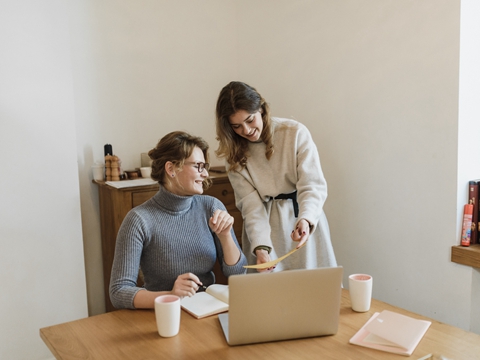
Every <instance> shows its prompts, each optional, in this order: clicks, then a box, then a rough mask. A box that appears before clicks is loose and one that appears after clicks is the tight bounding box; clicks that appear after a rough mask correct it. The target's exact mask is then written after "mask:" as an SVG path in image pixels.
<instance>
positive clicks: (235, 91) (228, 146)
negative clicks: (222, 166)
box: [215, 81, 273, 171]
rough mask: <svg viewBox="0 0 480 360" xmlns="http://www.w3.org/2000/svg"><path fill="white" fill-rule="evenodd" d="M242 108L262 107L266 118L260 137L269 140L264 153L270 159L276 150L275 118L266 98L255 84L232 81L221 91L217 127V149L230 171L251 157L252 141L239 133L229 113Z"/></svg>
mask: <svg viewBox="0 0 480 360" xmlns="http://www.w3.org/2000/svg"><path fill="white" fill-rule="evenodd" d="M239 110H245V111H246V112H248V113H250V114H253V113H255V112H257V111H260V113H261V115H262V122H263V131H262V133H261V134H260V139H261V140H262V141H263V142H264V143H265V144H266V150H265V157H266V158H267V159H270V158H271V156H272V154H273V139H272V120H271V118H270V108H269V106H268V104H267V102H266V101H265V99H264V98H263V97H262V96H261V95H260V94H259V93H258V92H257V90H255V88H253V87H251V86H249V85H247V84H245V83H243V82H240V81H232V82H230V83H229V84H228V85H226V86H225V87H224V88H223V89H222V91H220V95H219V96H218V100H217V107H216V129H217V140H218V141H219V145H218V149H217V150H216V151H215V154H216V155H217V156H218V157H219V158H225V159H226V161H227V163H228V164H229V165H230V171H234V170H241V169H243V168H244V167H245V165H246V164H247V159H248V143H249V141H248V140H247V139H245V138H243V137H241V136H240V135H238V134H236V133H235V131H233V128H232V126H231V125H230V116H232V115H234V114H235V113H236V112H237V111H239Z"/></svg>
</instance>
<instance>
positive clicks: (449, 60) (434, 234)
mask: <svg viewBox="0 0 480 360" xmlns="http://www.w3.org/2000/svg"><path fill="white" fill-rule="evenodd" d="M242 4H243V5H245V6H241V7H240V6H239V7H238V10H239V18H248V19H249V22H250V23H252V24H261V26H260V25H258V26H256V27H255V26H253V27H252V26H249V27H245V28H243V32H242V36H241V37H240V39H241V43H240V46H239V52H240V53H244V52H246V51H247V49H248V51H249V52H250V53H252V54H255V56H250V57H248V58H247V59H246V61H245V62H244V63H243V64H242V65H243V66H242V67H241V68H240V76H241V78H242V79H244V80H245V81H247V82H251V83H252V84H255V86H257V88H258V89H259V90H260V91H261V92H262V93H263V94H264V95H265V97H266V98H267V100H268V101H269V102H270V103H271V105H272V108H273V112H274V114H276V115H278V116H286V117H289V116H293V117H295V118H297V119H298V120H300V121H302V122H304V123H305V124H307V125H308V126H309V128H310V129H311V131H312V133H313V136H314V139H315V140H316V142H317V145H318V148H319V152H320V156H321V159H322V164H323V167H324V171H325V175H326V178H327V181H328V184H329V194H330V195H329V198H328V200H327V204H326V207H325V208H326V212H327V217H328V218H329V221H330V225H331V231H332V238H333V243H334V248H335V251H336V254H337V257H338V261H339V263H340V264H341V265H343V266H344V268H345V275H348V274H350V273H356V272H367V273H370V274H372V275H373V277H374V296H375V297H376V298H379V299H381V300H384V301H387V302H390V303H392V304H395V305H399V306H401V307H404V308H407V309H409V310H413V311H415V312H418V313H421V314H423V315H427V316H430V317H432V318H435V319H438V320H441V321H444V322H447V323H450V324H454V325H457V326H461V327H463V328H466V329H469V328H470V326H471V324H470V321H471V318H470V315H471V312H470V307H469V305H467V306H466V307H464V308H462V306H460V304H463V303H464V302H465V299H469V300H468V301H470V297H471V290H472V284H471V281H472V279H471V269H470V268H467V267H463V266H457V265H455V264H452V263H451V262H450V247H451V246H452V245H454V244H457V243H458V230H457V222H458V211H457V146H458V139H457V134H458V131H457V126H458V121H457V120H458V66H459V29H460V28H459V25H460V2H459V1H450V0H448V1H447V0H444V1H437V0H430V1H427V0H424V1H408V2H407V1H394V0H392V1H376V0H364V1H357V0H344V1H341V2H332V1H320V2H319V1H303V2H291V1H287V0H285V1H276V2H275V4H276V10H275V12H272V11H271V1H268V0H265V1H256V0H255V1H253V0H252V1H249V2H248V3H245V2H243V3H242ZM254 6H255V8H256V11H255V12H250V11H249V9H251V8H252V7H254ZM477 121H478V120H477ZM478 170H479V169H478V168H477V176H478ZM462 186H463V194H466V193H465V191H466V185H465V182H464V183H463V185H462ZM463 201H465V200H462V202H463ZM345 279H346V277H345ZM477 303H478V300H477Z"/></svg>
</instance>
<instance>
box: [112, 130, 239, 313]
mask: <svg viewBox="0 0 480 360" xmlns="http://www.w3.org/2000/svg"><path fill="white" fill-rule="evenodd" d="M207 151H208V144H207V143H206V142H205V141H204V140H203V139H202V138H200V137H195V136H191V135H189V134H187V133H185V132H181V131H176V132H172V133H170V134H167V135H166V136H164V137H163V138H162V139H161V140H160V141H159V142H158V144H157V146H156V147H155V148H154V149H152V150H150V152H149V153H148V155H149V156H150V158H151V159H152V160H153V163H152V175H151V176H152V178H153V179H154V180H157V181H158V183H159V184H160V189H159V190H158V193H157V194H155V196H153V197H152V198H151V199H149V200H147V201H146V202H145V203H143V204H142V205H139V206H137V207H136V208H133V209H132V210H130V212H129V213H128V214H127V216H126V217H125V219H124V220H123V223H122V225H121V227H120V229H119V231H118V235H117V243H116V247H115V257H114V260H113V266H112V275H111V279H110V299H111V301H112V304H113V305H114V306H115V307H116V308H131V309H135V308H137V309H138V308H153V307H154V300H155V298H156V297H157V296H159V295H163V294H174V295H177V296H180V297H184V296H192V295H194V294H195V293H196V292H197V291H198V290H199V289H200V290H201V289H203V288H204V286H208V285H211V284H213V283H215V275H214V274H213V271H212V270H213V266H214V264H215V261H216V260H217V259H218V260H219V263H220V265H221V269H222V272H223V273H224V274H225V276H227V277H228V276H230V275H233V274H243V273H245V269H244V268H243V266H244V265H246V264H247V262H246V259H245V256H244V255H243V253H242V251H241V249H240V247H239V245H238V242H237V239H236V237H235V234H234V232H233V228H232V225H233V217H232V216H230V215H229V214H228V212H227V211H226V209H225V206H224V205H223V204H222V202H221V201H220V200H218V199H216V198H214V197H211V196H207V195H205V196H198V195H201V194H202V193H203V190H204V189H206V188H208V186H209V185H210V184H211V181H210V180H209V179H208V168H209V164H208V153H207ZM139 268H141V269H142V272H143V276H144V283H145V284H144V287H138V286H137V276H138V270H139Z"/></svg>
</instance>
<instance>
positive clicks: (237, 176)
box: [228, 168, 273, 255]
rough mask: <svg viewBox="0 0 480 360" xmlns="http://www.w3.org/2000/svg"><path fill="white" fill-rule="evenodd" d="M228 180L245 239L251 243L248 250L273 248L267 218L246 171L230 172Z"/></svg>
mask: <svg viewBox="0 0 480 360" xmlns="http://www.w3.org/2000/svg"><path fill="white" fill-rule="evenodd" d="M228 178H229V179H230V182H231V184H232V187H233V189H234V193H235V203H236V206H237V208H238V209H239V210H240V212H241V213H242V217H243V223H244V227H245V232H246V233H247V238H248V240H249V241H250V242H251V246H250V249H251V250H252V251H253V250H254V249H255V248H256V247H257V246H259V245H265V246H269V247H271V248H273V245H272V240H271V238H270V236H271V228H270V222H269V216H268V214H267V211H266V209H265V204H264V201H263V200H262V198H261V196H260V194H259V193H258V191H257V189H256V188H255V186H254V185H253V180H252V179H251V178H250V175H249V173H248V170H247V169H246V168H245V169H243V170H241V171H239V172H237V171H231V172H229V173H228ZM242 240H244V239H242ZM254 255H255V254H254Z"/></svg>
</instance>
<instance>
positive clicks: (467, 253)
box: [451, 244, 480, 268]
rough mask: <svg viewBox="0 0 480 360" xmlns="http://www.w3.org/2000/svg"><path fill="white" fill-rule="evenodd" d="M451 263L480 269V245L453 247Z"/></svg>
mask: <svg viewBox="0 0 480 360" xmlns="http://www.w3.org/2000/svg"><path fill="white" fill-rule="evenodd" d="M451 261H452V262H455V263H457V264H462V265H467V266H472V267H476V268H480V244H475V245H471V246H460V245H457V246H452V257H451Z"/></svg>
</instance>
